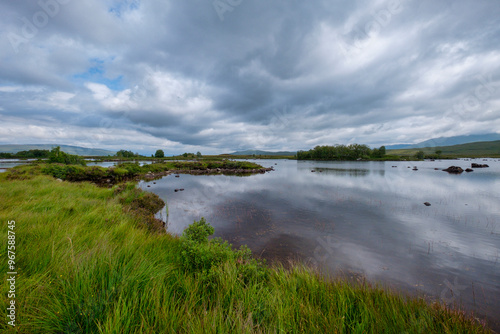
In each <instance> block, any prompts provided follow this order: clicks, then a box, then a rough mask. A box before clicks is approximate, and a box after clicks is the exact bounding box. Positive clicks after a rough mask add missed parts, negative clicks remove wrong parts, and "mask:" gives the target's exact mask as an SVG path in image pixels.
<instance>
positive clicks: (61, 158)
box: [49, 146, 86, 166]
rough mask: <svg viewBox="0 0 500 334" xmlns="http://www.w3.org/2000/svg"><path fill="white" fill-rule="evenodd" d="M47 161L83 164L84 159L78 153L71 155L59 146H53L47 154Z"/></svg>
mask: <svg viewBox="0 0 500 334" xmlns="http://www.w3.org/2000/svg"><path fill="white" fill-rule="evenodd" d="M49 163H61V164H66V165H83V166H85V165H86V163H85V160H84V159H83V158H82V157H79V156H78V155H72V154H68V153H65V152H63V151H61V147H60V146H57V147H54V148H53V149H52V150H51V151H50V154H49Z"/></svg>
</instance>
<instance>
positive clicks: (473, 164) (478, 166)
mask: <svg viewBox="0 0 500 334" xmlns="http://www.w3.org/2000/svg"><path fill="white" fill-rule="evenodd" d="M471 167H472V168H488V167H490V166H488V165H487V164H484V165H481V164H476V163H472V164H471Z"/></svg>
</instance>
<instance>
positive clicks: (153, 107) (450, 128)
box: [0, 0, 500, 153]
mask: <svg viewBox="0 0 500 334" xmlns="http://www.w3.org/2000/svg"><path fill="white" fill-rule="evenodd" d="M0 13H1V14H0V122H1V123H0V124H1V127H0V142H2V143H26V144H27V143H33V142H46V143H61V144H72V145H82V146H89V145H92V146H95V147H97V146H98V147H102V148H108V149H121V148H126V149H132V150H134V151H141V152H154V150H155V149H157V148H159V147H161V148H163V149H164V150H166V152H171V153H181V152H184V151H188V150H189V151H193V150H200V151H202V152H204V153H223V152H228V151H233V150H236V149H248V148H255V149H266V150H298V149H308V148H310V147H312V146H315V145H320V144H336V143H351V142H358V143H364V144H369V145H373V146H379V145H383V144H395V143H403V142H405V143H411V142H417V141H420V140H425V139H429V138H432V137H440V136H454V135H466V134H478V133H486V132H487V133H489V132H497V131H498V130H499V129H500V50H499V48H498V45H500V24H499V23H500V22H499V19H498V18H499V17H500V6H498V1H496V0H483V1H476V2H471V1H466V0H459V1H451V0H450V1H439V2H436V1H434V2H432V1H416V0H380V1H353V2H347V3H346V2H341V1H323V0H312V1H307V2H304V1H298V0H292V1H290V0H288V1H287V0H273V1H267V2H265V1H260V0H254V1H250V0H215V1H212V0H210V1H194V0H191V1H190V0H188V1H139V0H125V1H117V0H105V1H100V0H99V1H98V0H89V1H76V0H40V1H10V2H7V1H5V2H2V3H0Z"/></svg>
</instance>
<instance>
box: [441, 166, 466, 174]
mask: <svg viewBox="0 0 500 334" xmlns="http://www.w3.org/2000/svg"><path fill="white" fill-rule="evenodd" d="M443 171H444V172H448V173H451V174H460V173H463V172H464V170H463V169H462V168H461V167H458V166H450V167H448V168H446V169H443Z"/></svg>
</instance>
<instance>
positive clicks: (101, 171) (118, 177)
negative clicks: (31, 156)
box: [8, 153, 263, 184]
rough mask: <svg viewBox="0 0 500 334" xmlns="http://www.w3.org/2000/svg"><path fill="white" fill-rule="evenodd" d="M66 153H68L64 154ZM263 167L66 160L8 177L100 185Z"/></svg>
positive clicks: (14, 172) (227, 163)
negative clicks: (164, 175) (45, 177)
mask: <svg viewBox="0 0 500 334" xmlns="http://www.w3.org/2000/svg"><path fill="white" fill-rule="evenodd" d="M63 154H65V153H63ZM262 168H263V167H262V166H260V165H258V164H255V163H252V162H249V161H230V160H224V161H166V162H162V163H153V164H144V165H142V166H141V165H139V163H138V162H136V163H130V162H125V163H121V164H118V165H116V166H113V167H110V168H104V167H99V166H82V165H66V164H63V163H48V164H47V163H38V164H35V165H33V166H20V167H18V168H14V169H12V170H10V173H9V174H8V178H11V179H26V178H29V177H31V176H33V175H39V174H44V175H50V176H53V177H55V178H57V179H61V180H63V181H73V182H79V181H90V182H93V183H96V184H116V183H119V182H124V181H129V180H135V179H137V178H138V177H141V176H144V175H147V174H148V173H163V172H168V171H176V172H190V171H217V169H219V170H220V171H221V172H225V171H226V172H227V171H234V172H237V171H242V172H245V171H252V170H260V169H262Z"/></svg>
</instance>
